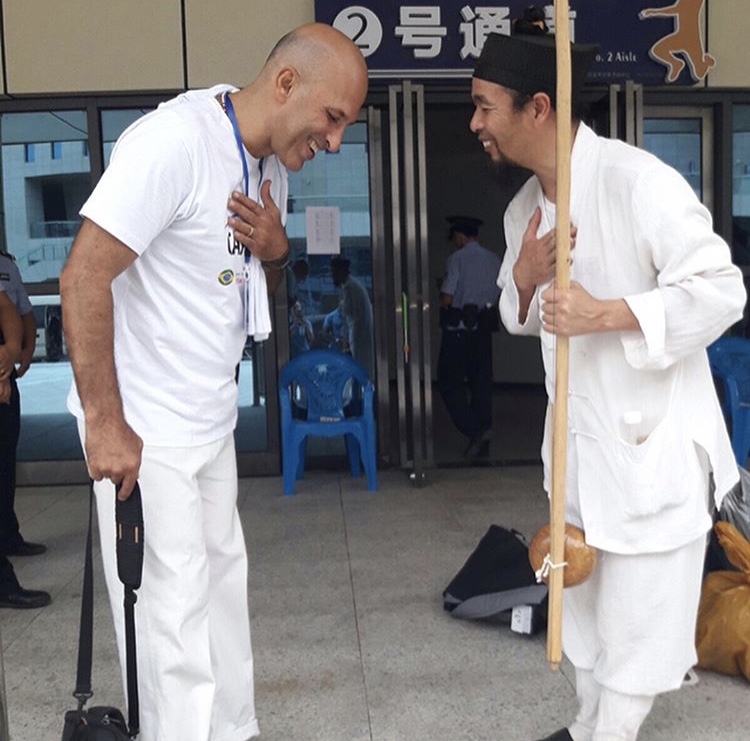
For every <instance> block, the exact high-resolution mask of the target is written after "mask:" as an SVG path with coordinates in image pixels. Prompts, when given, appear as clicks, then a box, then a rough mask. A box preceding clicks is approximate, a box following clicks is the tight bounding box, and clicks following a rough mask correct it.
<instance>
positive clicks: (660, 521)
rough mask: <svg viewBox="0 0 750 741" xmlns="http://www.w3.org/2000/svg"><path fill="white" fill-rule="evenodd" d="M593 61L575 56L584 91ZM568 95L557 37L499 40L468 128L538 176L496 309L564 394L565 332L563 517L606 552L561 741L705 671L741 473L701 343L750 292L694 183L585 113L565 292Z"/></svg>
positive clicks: (586, 603) (511, 222)
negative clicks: (561, 350)
mask: <svg viewBox="0 0 750 741" xmlns="http://www.w3.org/2000/svg"><path fill="white" fill-rule="evenodd" d="M592 52H593V50H592V49H591V48H584V47H580V46H577V45H574V46H573V50H572V56H573V77H572V80H573V91H574V98H575V94H576V92H578V91H580V88H581V87H582V84H583V80H584V79H585V75H586V71H587V68H588V64H589V62H590V59H591V57H592ZM555 88H556V80H555V49H554V41H553V39H551V38H549V37H547V38H544V37H508V36H501V35H499V34H491V35H490V36H489V37H488V39H487V42H486V43H485V46H484V49H483V52H482V55H481V57H480V59H479V61H478V63H477V66H476V69H475V72H474V79H473V84H472V100H473V102H474V105H475V111H474V115H473V117H472V120H471V129H472V131H474V132H475V133H476V134H477V136H478V137H479V140H480V142H481V144H482V146H483V147H484V149H485V151H486V152H487V154H488V155H489V156H490V158H491V159H492V161H493V162H494V163H495V164H497V165H500V166H502V165H515V166H520V167H524V168H526V169H528V170H531V171H532V172H533V174H534V176H533V177H531V178H530V179H529V180H528V181H527V182H526V183H525V185H524V186H523V187H522V188H521V190H520V191H519V193H518V194H517V195H516V196H515V198H514V199H513V201H512V202H511V204H510V205H509V206H508V209H507V211H506V214H505V221H504V226H505V236H506V241H507V244H508V249H507V252H506V254H505V257H504V261H503V265H502V268H501V271H500V276H499V279H498V284H499V286H500V287H501V288H502V294H501V298H500V311H501V316H502V320H503V323H504V324H505V326H506V327H507V329H508V331H510V332H512V333H515V334H530V335H538V336H539V337H540V338H541V346H542V355H543V360H544V366H545V371H546V387H547V392H548V394H549V398H550V399H554V387H555V339H556V337H557V336H558V335H559V336H567V337H570V384H569V394H568V404H569V413H568V417H569V421H568V433H569V439H568V462H567V487H566V489H567V491H566V497H567V505H566V517H567V520H568V521H569V522H571V523H572V524H574V525H577V526H579V527H581V528H583V529H584V531H585V533H586V541H587V543H588V544H589V545H591V546H593V547H595V548H597V549H598V550H599V563H598V565H597V568H596V570H595V572H594V574H593V575H592V576H591V577H590V578H589V579H588V581H586V582H584V583H583V584H582V585H580V586H578V587H573V588H570V589H567V590H566V591H565V597H564V613H563V649H564V651H565V653H566V655H567V656H568V658H569V659H570V661H571V662H572V663H573V665H574V666H575V669H576V685H577V687H576V690H577V695H578V699H579V712H578V714H577V716H576V718H575V721H574V722H573V723H572V724H571V725H569V726H568V727H567V728H564V729H562V730H560V731H557V732H556V733H554V734H553V735H551V736H549V737H548V741H552V740H554V741H570V739H573V741H615V740H617V741H633V740H634V739H635V738H636V737H637V733H638V728H639V727H640V725H641V723H642V721H643V720H644V719H645V717H646V715H647V714H648V712H649V711H650V709H651V706H652V704H653V700H654V697H655V696H656V695H657V694H659V693H661V692H666V691H669V690H674V689H677V688H678V687H679V686H680V685H681V683H682V681H683V678H684V676H685V673H686V672H687V670H688V669H689V668H690V667H691V666H692V665H693V664H694V663H695V661H696V655H695V648H694V637H695V619H696V613H697V607H698V600H699V597H700V586H701V578H702V562H703V556H704V551H705V536H706V532H707V530H708V529H709V528H710V526H711V517H710V515H709V503H708V490H709V473H712V474H713V479H714V482H715V485H716V488H715V497H714V499H715V504H716V505H717V506H718V505H719V504H720V503H721V498H722V496H723V495H724V494H725V493H726V492H727V491H728V490H729V489H730V488H731V487H732V485H733V484H734V483H735V481H736V479H737V465H736V463H735V461H734V458H733V455H732V449H731V446H730V443H729V439H728V436H727V432H726V428H725V425H724V421H723V418H722V414H721V410H720V407H719V404H718V401H717V399H716V394H715V391H714V386H713V382H712V378H711V374H710V370H709V366H708V361H707V357H706V352H705V348H706V346H707V345H708V344H710V343H711V342H712V341H713V340H715V339H716V338H717V337H719V336H720V335H721V334H722V332H724V331H725V330H726V329H727V328H728V327H730V326H731V325H732V324H733V323H735V322H736V321H738V320H739V319H740V318H741V316H742V309H743V306H744V303H745V291H744V288H743V284H742V276H741V273H740V271H739V270H738V268H737V267H735V266H734V265H733V264H732V261H731V255H730V251H729V248H728V246H727V244H726V243H725V242H724V241H723V240H722V239H721V238H720V237H719V236H717V235H716V234H715V233H714V232H713V228H712V223H711V217H710V214H709V212H708V211H707V210H706V209H705V208H704V207H703V206H702V205H701V203H700V202H699V201H698V199H697V198H696V196H695V194H694V193H693V191H692V190H691V188H690V187H689V186H688V184H687V183H686V182H685V180H684V179H683V178H682V177H681V176H680V175H679V174H678V173H677V172H675V171H674V170H673V169H671V168H670V167H668V166H667V165H665V164H664V163H662V162H661V161H659V160H658V159H657V158H656V157H653V156H652V155H650V154H648V153H646V152H644V151H641V150H639V149H636V148H634V147H631V146H629V145H627V144H624V143H623V142H619V141H614V140H609V139H604V138H600V137H598V136H596V135H595V134H594V132H593V131H592V130H591V129H590V128H589V127H587V126H586V125H585V124H583V123H581V122H580V120H579V119H578V117H577V116H575V114H574V121H573V135H574V143H573V148H572V160H571V171H572V178H571V180H572V183H571V238H572V241H573V242H574V245H575V247H574V250H573V252H572V255H573V261H572V265H571V285H570V288H569V289H566V290H561V289H559V288H557V287H556V286H555V285H554V282H553V278H554V275H555V235H554V226H555V203H556V200H557V181H556V172H555V147H556V144H555V142H556V109H555ZM574 110H575V109H574ZM550 422H551V414H550V415H548V424H547V425H546V427H545V435H544V442H543V447H542V456H543V460H544V464H545V466H544V469H545V486H546V487H547V488H548V489H549V486H548V482H549V481H550V475H549V474H550V449H551V431H552V430H551V427H552V425H551V424H550Z"/></svg>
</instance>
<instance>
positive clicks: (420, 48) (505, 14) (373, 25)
mask: <svg viewBox="0 0 750 741" xmlns="http://www.w3.org/2000/svg"><path fill="white" fill-rule="evenodd" d="M394 9H395V10H398V23H397V25H395V26H394V27H393V34H394V36H395V37H396V38H399V39H401V45H402V46H403V47H405V48H408V49H411V53H412V55H413V57H414V59H435V58H437V57H438V56H440V54H441V53H442V51H443V39H444V38H445V37H446V36H448V34H449V29H448V27H447V26H446V25H445V24H444V23H443V22H442V20H441V18H442V15H443V13H442V11H443V9H442V8H441V6H440V5H400V6H399V5H396V6H394ZM544 10H545V15H546V17H547V25H548V26H549V27H550V29H551V30H554V27H555V19H554V6H553V5H549V6H547V7H545V9H544ZM459 14H460V15H459V17H458V18H456V19H455V21H456V22H455V23H454V26H455V29H454V30H455V31H456V32H457V34H458V36H460V39H461V47H460V50H459V56H460V58H461V60H465V59H467V58H470V59H472V60H476V59H478V58H479V54H480V52H481V51H482V47H483V46H484V40H485V39H486V38H487V35H488V34H490V33H504V34H509V33H510V24H511V8H510V6H508V5H494V6H480V5H475V6H472V5H464V6H463V7H461V8H460V9H459ZM575 16H576V13H575V11H571V12H570V17H571V38H572V39H575V33H574V28H575V22H574V19H575ZM382 17H383V15H382V14H380V15H379V14H377V13H375V12H374V11H373V10H371V9H370V8H366V7H363V6H361V5H350V6H348V7H345V8H343V9H342V10H341V11H340V12H339V13H338V14H337V15H336V17H335V18H334V20H333V26H334V27H335V28H338V29H339V30H340V31H343V32H344V33H345V34H347V36H349V37H350V38H351V39H353V40H354V42H355V43H356V44H357V45H358V46H359V48H360V49H361V50H362V54H363V55H364V56H365V57H369V56H371V55H372V54H374V53H375V52H377V51H378V49H379V48H380V45H381V43H383V40H384V36H383V24H382V21H381V19H382Z"/></svg>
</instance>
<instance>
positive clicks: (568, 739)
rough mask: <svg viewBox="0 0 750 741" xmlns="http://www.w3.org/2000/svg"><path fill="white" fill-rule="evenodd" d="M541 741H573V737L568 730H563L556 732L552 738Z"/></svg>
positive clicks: (541, 740) (548, 737)
mask: <svg viewBox="0 0 750 741" xmlns="http://www.w3.org/2000/svg"><path fill="white" fill-rule="evenodd" d="M540 741H573V737H572V736H571V735H570V734H569V733H568V729H567V728H561V729H560V730H559V731H555V733H553V734H552V735H551V736H547V737H546V738H543V739H540Z"/></svg>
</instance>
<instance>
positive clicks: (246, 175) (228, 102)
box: [222, 93, 263, 264]
mask: <svg viewBox="0 0 750 741" xmlns="http://www.w3.org/2000/svg"><path fill="white" fill-rule="evenodd" d="M222 100H223V101H224V109H225V110H226V112H227V116H229V120H230V122H231V123H232V131H234V140H235V141H236V142H237V150H238V151H239V153H240V159H241V160H242V178H243V181H244V183H245V195H246V196H247V197H248V198H250V171H249V169H248V167H247V157H246V156H245V145H244V144H243V143H242V136H240V127H239V124H238V123H237V116H236V115H235V113H234V105H233V103H232V99H231V98H230V97H229V93H224V95H223V96H222ZM260 181H261V182H263V160H261V161H260ZM249 262H250V252H249V250H245V264H247V263H249Z"/></svg>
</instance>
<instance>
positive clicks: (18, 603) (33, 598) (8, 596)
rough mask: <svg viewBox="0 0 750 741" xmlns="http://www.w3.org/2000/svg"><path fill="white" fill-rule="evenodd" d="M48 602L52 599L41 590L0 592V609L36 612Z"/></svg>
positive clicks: (17, 589) (19, 588) (20, 588)
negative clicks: (7, 608)
mask: <svg viewBox="0 0 750 741" xmlns="http://www.w3.org/2000/svg"><path fill="white" fill-rule="evenodd" d="M50 602H52V597H50V595H49V593H48V592H42V591H41V590H36V589H23V587H18V588H16V589H11V590H8V591H5V592H0V607H9V608H11V609H14V610H36V609H38V608H40V607H45V606H46V605H48V604H49V603H50Z"/></svg>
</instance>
